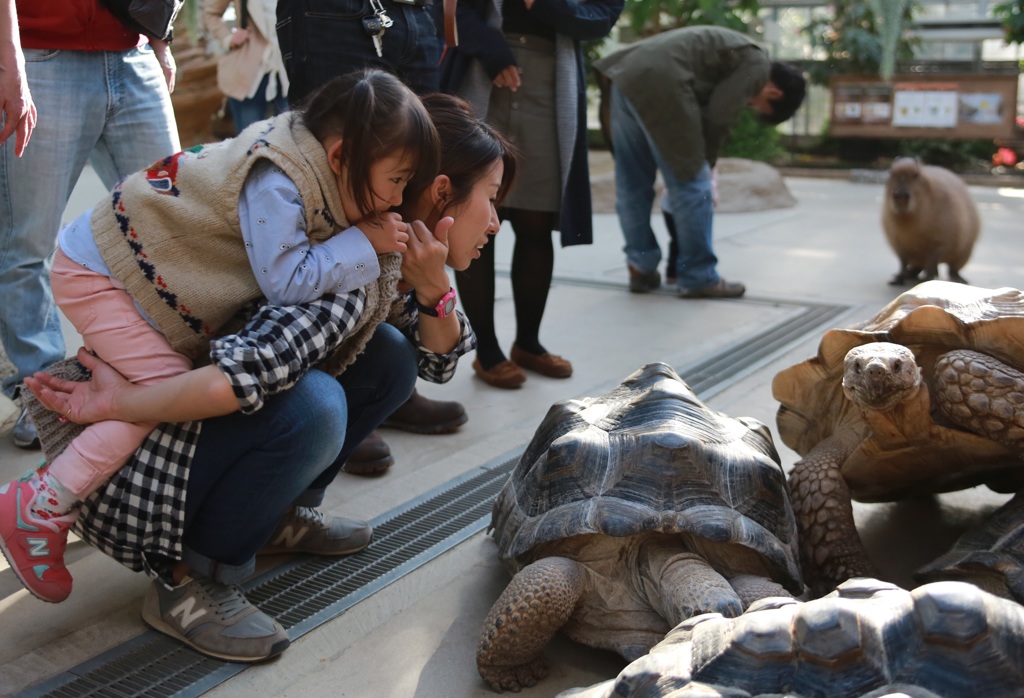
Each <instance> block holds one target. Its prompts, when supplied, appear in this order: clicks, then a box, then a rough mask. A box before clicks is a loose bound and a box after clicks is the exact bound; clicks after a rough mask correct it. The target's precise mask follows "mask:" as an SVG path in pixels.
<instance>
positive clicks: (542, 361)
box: [510, 344, 572, 378]
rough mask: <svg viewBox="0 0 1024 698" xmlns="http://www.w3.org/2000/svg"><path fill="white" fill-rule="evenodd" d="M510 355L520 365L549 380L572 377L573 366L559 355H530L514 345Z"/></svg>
mask: <svg viewBox="0 0 1024 698" xmlns="http://www.w3.org/2000/svg"><path fill="white" fill-rule="evenodd" d="M510 355H511V357H512V360H513V361H515V362H516V363H517V364H518V365H520V366H522V367H523V368H525V369H529V370H530V371H533V372H534V373H539V374H540V375H542V376H547V377H548V378H568V377H569V376H571V375H572V364H571V363H569V362H568V361H567V360H566V359H563V358H562V357H561V356H558V355H557V354H551V353H548V352H544V353H543V354H530V353H528V352H526V351H524V350H522V349H520V348H519V347H517V346H516V345H515V344H513V345H512V352H511V354H510Z"/></svg>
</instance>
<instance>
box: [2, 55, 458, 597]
mask: <svg viewBox="0 0 1024 698" xmlns="http://www.w3.org/2000/svg"><path fill="white" fill-rule="evenodd" d="M437 157H438V141H437V133H436V131H435V129H434V127H433V125H432V123H431V121H430V117H429V115H428V114H427V112H426V110H425V109H424V107H423V105H422V103H421V102H420V101H419V99H418V98H417V97H416V96H415V95H414V94H413V93H412V92H411V91H410V90H409V89H408V88H406V87H405V86H404V85H402V83H401V82H399V81H398V80H397V79H396V78H394V77H392V76H390V75H388V74H387V73H384V72H381V71H366V72H360V73H355V74H351V75H349V76H345V77H341V78H337V79H336V80H334V81H332V82H330V83H328V84H327V85H325V86H324V87H323V88H322V89H321V90H320V91H318V92H317V93H316V94H314V95H312V96H311V97H310V99H309V100H308V101H307V102H306V105H305V108H304V109H302V110H300V111H298V112H289V113H286V114H283V115H281V116H278V117H276V118H274V119H271V120H268V121H263V122H259V123H257V124H254V125H253V126H252V127H250V128H249V129H247V130H246V131H245V132H243V133H242V134H240V135H239V136H238V137H237V138H235V139H232V140H229V141H224V142H222V143H218V144H214V145H208V146H203V147H200V148H196V149H193V150H190V151H185V152H182V153H178V154H176V155H172V156H170V157H168V158H166V159H164V160H162V161H160V162H159V163H156V164H155V165H153V166H151V167H149V168H148V169H146V170H144V171H141V172H138V173H135V174H133V175H130V176H129V177H127V178H125V179H124V180H122V181H121V182H120V183H119V184H118V186H117V187H116V188H115V189H114V191H113V192H112V194H111V195H110V197H109V198H107V199H104V200H103V201H101V202H100V204H99V205H97V207H96V208H95V209H93V210H92V211H91V212H87V213H86V214H84V215H83V216H82V217H80V218H78V219H77V220H76V221H74V222H73V223H72V224H70V225H69V226H68V227H66V228H65V229H64V230H63V231H61V234H60V236H59V237H58V243H59V248H58V250H57V252H56V255H55V258H54V263H53V269H52V272H51V279H52V284H53V292H54V298H55V299H56V301H57V303H58V305H59V306H60V308H61V310H62V311H63V312H64V314H65V315H66V316H67V317H68V319H69V320H70V321H71V322H72V323H73V324H74V326H75V328H76V329H77V330H78V331H79V332H80V333H81V334H82V337H83V342H84V344H85V346H86V347H87V348H89V349H90V350H92V351H94V352H95V353H96V354H97V355H98V356H99V357H101V358H102V359H103V360H104V361H105V362H107V363H109V364H111V365H112V366H113V367H114V368H116V369H117V370H118V371H119V372H120V373H121V374H122V375H124V376H125V377H126V378H127V379H128V380H130V381H132V382H135V383H138V384H142V385H146V384H151V383H156V382H160V381H163V380H166V379H167V378H169V377H171V376H174V375H177V374H180V373H184V372H186V371H188V370H189V369H191V368H192V361H193V360H197V359H198V358H200V357H203V356H204V355H206V354H207V353H208V347H209V342H210V340H211V339H213V338H214V337H216V336H218V335H222V334H225V333H228V332H230V331H232V330H233V329H237V328H238V327H239V326H240V324H239V323H238V322H237V321H236V320H235V318H236V317H238V316H239V315H240V313H244V315H241V317H242V318H244V317H248V315H249V314H250V313H251V306H252V305H253V304H254V303H255V302H257V301H259V300H260V299H266V300H267V301H268V302H269V303H272V304H278V305H292V304H298V303H306V302H310V301H313V300H316V299H317V298H320V297H321V296H323V295H324V294H327V293H345V292H349V291H353V290H355V289H358V288H364V287H365V288H367V289H374V288H375V286H374V284H375V283H387V282H390V283H391V284H392V285H393V284H394V283H395V282H396V280H397V276H398V264H399V262H398V259H397V257H398V256H397V255H394V254H390V255H388V254H387V253H395V252H401V251H403V250H405V248H406V244H405V243H406V241H407V240H408V229H407V226H406V224H405V223H404V222H402V220H401V217H400V216H399V215H398V214H396V213H390V212H388V211H389V209H391V208H393V207H395V206H398V205H399V204H401V202H402V192H403V190H404V188H405V186H406V184H407V183H408V182H409V181H410V179H411V178H412V177H413V175H414V173H416V172H417V171H421V172H424V173H425V174H427V175H430V176H433V174H434V173H435V172H436V166H437ZM377 255H383V256H381V257H380V258H379V259H380V262H379V264H378V257H377ZM378 277H380V278H379V279H378ZM368 320H369V318H368ZM132 417H133V418H135V417H134V415H132ZM154 426H156V425H155V423H154V422H152V421H148V420H139V422H137V423H133V422H128V421H106V422H101V423H97V424H94V425H91V426H90V427H88V428H87V429H86V430H85V431H83V432H82V433H81V434H80V435H79V436H77V437H76V438H75V439H74V441H73V442H72V443H71V444H70V445H69V446H68V448H67V449H66V450H64V451H63V452H62V453H61V454H60V455H59V456H58V457H56V458H54V459H53V460H52V462H51V463H50V464H49V465H48V466H47V467H46V468H45V469H44V470H42V472H41V473H40V474H39V475H38V476H37V477H35V478H32V479H31V480H29V481H26V482H17V483H11V484H9V485H8V486H6V487H3V488H0V549H2V550H3V552H4V555H5V556H6V557H7V558H8V561H9V562H10V563H11V567H12V569H14V570H15V572H16V573H17V575H18V577H19V578H20V579H21V581H22V582H23V583H24V584H25V586H26V587H27V588H28V589H29V591H31V592H32V593H33V594H34V595H36V596H37V597H39V598H40V599H43V600H44V601H52V602H59V601H63V600H64V599H65V598H67V596H68V594H70V593H71V575H70V573H69V572H68V571H67V569H66V567H65V566H64V563H63V552H64V548H65V545H66V542H67V533H68V528H69V527H70V526H71V524H72V523H73V522H74V520H75V518H76V516H77V510H74V511H73V510H72V509H73V507H74V505H75V504H76V503H77V502H79V501H80V500H82V499H83V498H85V497H86V496H88V495H89V494H91V493H92V492H94V491H95V490H96V489H98V488H99V487H100V486H101V485H102V484H103V483H104V482H106V481H107V479H108V478H109V477H110V476H111V475H112V474H113V473H114V472H116V471H117V470H118V469H119V468H120V467H121V466H122V465H123V464H124V463H125V461H126V460H127V458H128V457H129V456H130V455H131V454H132V453H134V452H135V450H136V449H137V448H138V447H139V445H140V444H141V443H142V441H143V440H144V439H145V437H146V435H147V434H148V433H149V432H150V431H152V429H153V428H154Z"/></svg>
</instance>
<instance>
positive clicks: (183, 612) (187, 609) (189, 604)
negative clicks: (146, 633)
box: [169, 597, 206, 630]
mask: <svg viewBox="0 0 1024 698" xmlns="http://www.w3.org/2000/svg"><path fill="white" fill-rule="evenodd" d="M195 605H196V600H195V597H190V598H187V599H182V600H181V603H179V604H178V605H177V606H175V607H174V608H172V609H171V611H170V614H169V615H170V616H171V618H175V617H177V616H181V621H180V623H181V628H182V630H188V628H189V626H190V625H192V624H193V623H194V622H196V621H197V620H199V619H200V618H202V617H203V616H205V615H206V609H205V608H200V609H199V610H198V611H196V612H195V613H193V612H192V609H193V608H194V607H195Z"/></svg>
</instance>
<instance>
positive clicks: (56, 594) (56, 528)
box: [0, 474, 78, 603]
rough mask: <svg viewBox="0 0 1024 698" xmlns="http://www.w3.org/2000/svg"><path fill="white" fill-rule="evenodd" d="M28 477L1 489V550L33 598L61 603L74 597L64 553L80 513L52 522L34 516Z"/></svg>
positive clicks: (57, 518) (34, 494) (32, 493)
mask: <svg viewBox="0 0 1024 698" xmlns="http://www.w3.org/2000/svg"><path fill="white" fill-rule="evenodd" d="M29 477H31V474H29V475H27V476H25V477H24V478H22V479H21V480H15V481H14V482H8V483H7V484H6V485H4V486H3V487H0V550H2V551H3V554H4V557H6V558H7V562H8V563H9V564H10V566H11V569H12V570H14V574H16V575H18V579H20V580H21V583H22V584H24V585H25V588H26V589H28V590H29V591H30V592H31V593H32V595H33V596H35V597H36V598H39V599H42V600H43V601H49V602H50V603H60V602H61V601H63V600H64V599H66V598H67V597H68V596H69V595H70V594H71V573H70V572H68V568H67V567H65V566H64V550H65V549H66V548H67V545H68V530H69V529H70V528H71V524H73V523H74V522H75V519H76V518H77V516H78V512H77V510H76V511H75V512H74V513H71V514H66V515H64V516H60V517H56V518H52V519H38V518H36V517H34V516H32V514H31V513H30V512H29V505H30V504H31V503H32V499H33V498H34V497H35V496H36V491H35V490H34V489H32V486H31V485H30V484H29V482H28V479H29Z"/></svg>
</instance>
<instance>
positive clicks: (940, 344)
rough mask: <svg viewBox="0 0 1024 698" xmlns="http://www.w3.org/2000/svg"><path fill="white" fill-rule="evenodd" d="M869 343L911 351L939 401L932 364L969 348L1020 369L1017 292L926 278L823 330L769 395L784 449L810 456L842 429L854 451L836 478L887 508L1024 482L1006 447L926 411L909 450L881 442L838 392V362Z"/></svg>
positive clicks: (1023, 311)
mask: <svg viewBox="0 0 1024 698" xmlns="http://www.w3.org/2000/svg"><path fill="white" fill-rule="evenodd" d="M871 342H892V343H895V344H902V345H904V346H906V347H907V348H909V349H910V350H911V351H912V352H913V354H914V357H915V359H916V360H917V363H918V366H919V367H920V368H921V371H922V377H923V378H924V381H925V383H927V384H928V387H929V389H930V390H931V391H932V395H933V396H934V394H935V384H934V380H933V374H934V367H935V361H936V359H937V358H938V357H939V356H941V355H942V354H944V353H946V352H948V351H951V350H954V349H971V350H974V351H978V352H982V353H985V354H988V355H991V356H993V357H995V358H997V359H999V360H1001V361H1004V362H1006V363H1008V364H1010V365H1012V366H1015V367H1018V368H1024V296H1022V294H1021V292H1020V291H1019V290H1017V289H1013V288H1000V289H985V288H977V287H973V286H967V285H965V284H958V283H951V282H948V281H927V282H925V283H922V284H918V285H917V286H915V287H914V288H912V289H910V290H909V291H907V292H905V293H903V294H901V295H900V296H898V297H897V298H896V299H895V300H893V301H892V302H891V303H889V304H888V305H887V306H885V307H884V308H883V309H882V310H881V311H879V312H878V313H877V314H876V315H875V316H874V317H873V318H871V319H870V320H868V321H866V322H864V323H861V324H859V325H857V326H855V327H853V328H851V329H832V330H829V331H828V332H826V333H825V335H824V337H823V338H822V340H821V344H820V346H819V347H818V353H817V356H815V357H813V358H811V359H808V360H807V361H804V362H802V363H800V364H797V365H795V366H792V367H790V368H787V369H785V370H783V371H781V372H779V373H778V374H777V375H776V376H775V378H774V380H773V381H772V393H773V395H774V396H775V399H776V400H778V401H779V403H781V404H780V407H779V410H778V413H777V415H776V423H777V426H778V430H779V437H780V438H781V439H782V442H783V443H785V444H786V445H787V446H789V447H790V448H792V449H793V450H794V451H796V452H797V453H799V454H800V455H806V454H807V453H808V452H809V451H810V450H811V449H812V448H814V446H815V445H817V444H818V443H820V442H821V441H822V440H823V439H825V438H826V437H828V436H831V435H833V434H836V433H839V432H840V431H843V430H846V431H848V432H849V433H850V434H851V435H853V436H855V438H856V439H858V440H860V446H859V447H858V448H857V449H856V450H855V451H854V452H853V453H852V454H851V455H850V457H849V458H847V460H846V461H845V462H844V463H843V466H842V473H843V476H844V478H845V480H846V482H847V484H848V485H849V486H850V490H851V493H852V495H853V496H854V497H855V498H856V499H858V500H860V501H888V500H893V499H898V498H900V497H903V496H906V495H908V494H912V493H915V492H945V491H952V490H957V489H963V488H966V487H972V486H974V485H978V484H987V485H989V486H990V487H992V488H993V489H995V490H997V491H1000V492H1012V491H1016V490H1017V489H1018V488H1019V487H1021V486H1022V485H1024V468H1021V467H1020V466H1021V462H1020V460H1019V459H1018V458H1017V457H1016V456H1014V455H1013V454H1012V453H1010V451H1009V450H1007V449H1006V448H1005V447H1004V446H1001V445H1000V444H998V443H996V442H994V441H992V440H990V439H988V438H986V437H984V436H982V435H979V434H974V433H971V432H969V431H966V430H964V429H961V428H959V427H956V426H954V425H952V424H951V423H950V422H949V421H948V420H946V419H945V418H944V417H943V416H942V415H941V414H939V413H938V412H937V411H936V410H935V409H934V400H933V410H932V421H933V422H934V424H933V429H932V431H931V432H930V433H928V434H920V435H918V436H919V437H920V438H918V439H916V440H915V441H914V442H913V443H911V442H909V441H907V440H902V441H897V442H895V443H893V442H891V441H890V442H883V441H881V440H879V439H877V438H876V435H875V434H873V433H871V430H870V428H869V426H868V424H867V423H866V422H865V420H864V418H863V417H862V415H861V413H860V411H859V409H858V408H857V407H856V406H854V405H853V404H852V403H850V401H849V400H847V399H846V397H845V396H844V395H843V389H842V379H843V362H844V358H845V357H846V353H847V352H848V351H850V349H852V348H854V347H857V346H861V345H864V344H868V343H871Z"/></svg>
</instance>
